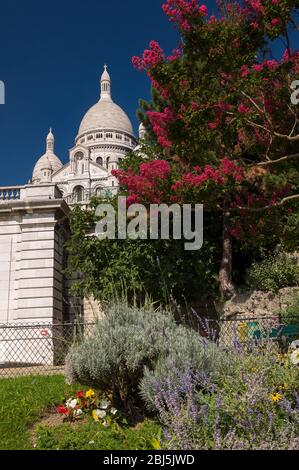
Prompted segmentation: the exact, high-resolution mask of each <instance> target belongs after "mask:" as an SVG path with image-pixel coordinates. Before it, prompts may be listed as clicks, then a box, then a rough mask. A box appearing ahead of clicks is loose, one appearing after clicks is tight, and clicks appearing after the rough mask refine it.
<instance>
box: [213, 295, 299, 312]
mask: <svg viewBox="0 0 299 470" xmlns="http://www.w3.org/2000/svg"><path fill="white" fill-rule="evenodd" d="M295 292H297V293H298V294H299V287H286V288H284V289H280V290H279V291H278V292H277V293H273V292H262V291H248V292H242V293H240V294H236V295H235V296H234V297H233V298H232V299H230V300H228V301H227V302H224V303H222V304H221V305H218V309H217V310H218V315H219V318H221V319H224V320H225V319H237V320H239V319H242V318H244V319H249V318H261V317H275V316H277V314H278V313H279V312H280V311H281V310H283V309H284V308H285V307H286V306H287V305H288V302H289V300H290V299H291V297H292V296H293V295H294V293H295Z"/></svg>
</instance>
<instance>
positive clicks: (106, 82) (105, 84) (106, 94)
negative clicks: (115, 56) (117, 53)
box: [101, 65, 111, 100]
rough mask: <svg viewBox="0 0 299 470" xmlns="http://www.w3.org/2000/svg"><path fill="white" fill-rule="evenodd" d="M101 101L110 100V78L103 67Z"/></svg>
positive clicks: (105, 67) (105, 66)
mask: <svg viewBox="0 0 299 470" xmlns="http://www.w3.org/2000/svg"><path fill="white" fill-rule="evenodd" d="M101 100H111V78H110V75H109V73H108V70H107V65H104V72H103V74H102V76H101Z"/></svg>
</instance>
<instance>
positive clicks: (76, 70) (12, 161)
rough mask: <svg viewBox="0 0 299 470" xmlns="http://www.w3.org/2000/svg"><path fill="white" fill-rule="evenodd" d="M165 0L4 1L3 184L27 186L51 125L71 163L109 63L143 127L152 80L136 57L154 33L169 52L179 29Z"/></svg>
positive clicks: (123, 102) (0, 17)
mask: <svg viewBox="0 0 299 470" xmlns="http://www.w3.org/2000/svg"><path fill="white" fill-rule="evenodd" d="M162 3H164V2H163V1H162V0H126V1H124V0H110V1H109V0H105V1H103V0H84V1H82V0H50V1H48V2H44V1H40V0H0V80H3V81H4V82H5V86H6V104H5V105H4V106H0V158H1V174H0V186H4V185H10V184H23V183H26V182H27V181H28V179H29V178H30V177H31V173H32V168H33V166H34V164H35V161H36V160H37V159H38V158H39V157H40V156H41V155H42V154H43V153H44V146H45V137H46V134H47V132H48V129H49V127H50V126H52V127H53V130H54V134H55V138H56V153H57V154H58V156H59V157H60V158H61V159H62V160H63V161H64V162H66V161H67V160H68V149H70V148H71V147H72V146H73V143H74V138H75V136H76V134H77V131H78V128H79V124H80V121H81V119H82V117H83V115H84V114H85V112H86V111H87V109H88V108H89V107H90V106H91V105H93V104H94V103H95V102H96V101H97V100H98V99H99V93H100V88H99V77H100V75H101V73H102V67H103V65H104V63H107V64H108V65H109V71H110V74H111V78H112V87H113V88H112V92H113V98H114V100H115V101H116V102H117V103H118V104H119V105H120V106H122V107H123V108H124V109H125V110H126V111H127V113H128V114H129V116H130V118H131V119H132V121H133V124H134V127H135V129H137V127H138V123H137V119H136V117H135V113H136V109H137V107H138V99H139V98H141V97H144V98H147V97H149V82H148V80H147V79H146V77H145V76H144V75H143V74H142V73H139V72H137V71H136V70H134V69H133V67H132V65H131V57H132V55H136V54H140V53H141V52H142V51H143V50H144V48H145V47H146V45H147V44H148V42H149V41H150V40H151V39H157V40H158V41H159V42H160V43H161V45H162V46H163V47H164V48H165V49H166V50H167V51H168V50H171V49H172V48H173V47H175V46H176V43H177V33H176V32H175V30H174V29H173V28H172V27H171V26H170V25H169V23H168V20H167V18H166V17H165V15H164V13H163V11H162V9H161V5H162Z"/></svg>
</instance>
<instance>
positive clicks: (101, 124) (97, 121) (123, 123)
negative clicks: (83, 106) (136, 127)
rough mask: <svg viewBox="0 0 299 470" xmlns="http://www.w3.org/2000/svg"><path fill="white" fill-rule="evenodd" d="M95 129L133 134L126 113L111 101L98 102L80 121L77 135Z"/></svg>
mask: <svg viewBox="0 0 299 470" xmlns="http://www.w3.org/2000/svg"><path fill="white" fill-rule="evenodd" d="M97 129H116V130H119V131H123V132H127V133H128V134H133V127H132V124H131V121H130V119H129V118H128V116H127V115H126V113H125V112H124V111H123V110H122V109H121V108H120V107H119V106H118V105H117V104H115V103H113V101H104V100H100V101H99V102H98V103H97V104H95V105H94V106H93V107H92V108H90V110H89V111H87V113H86V114H85V116H84V118H83V119H82V122H81V125H80V129H79V135H82V134H85V133H86V132H89V131H94V130H97Z"/></svg>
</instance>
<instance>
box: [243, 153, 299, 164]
mask: <svg viewBox="0 0 299 470" xmlns="http://www.w3.org/2000/svg"><path fill="white" fill-rule="evenodd" d="M296 158H299V153H294V155H286V156H285V157H281V158H278V159H277V160H269V161H266V162H260V163H256V164H254V165H252V166H270V165H276V164H277V163H282V162H286V161H288V160H295V159H296Z"/></svg>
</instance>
